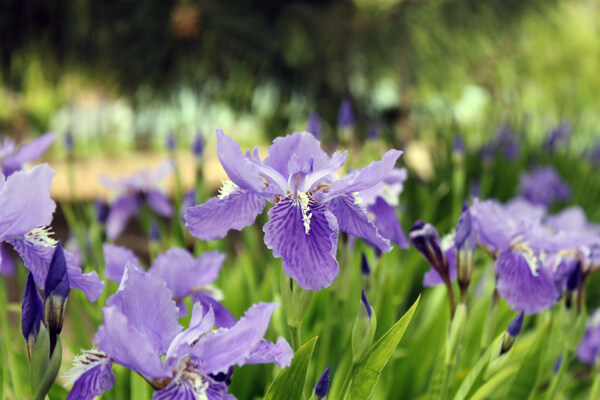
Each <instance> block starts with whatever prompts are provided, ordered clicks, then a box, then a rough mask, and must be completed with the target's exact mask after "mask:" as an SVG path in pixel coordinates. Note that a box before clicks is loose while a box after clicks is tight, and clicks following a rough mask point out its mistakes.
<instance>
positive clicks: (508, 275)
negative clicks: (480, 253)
mask: <svg viewBox="0 0 600 400" xmlns="http://www.w3.org/2000/svg"><path fill="white" fill-rule="evenodd" d="M521 247H522V246H521ZM496 275H497V278H498V279H497V289H498V293H499V294H500V296H502V298H503V299H504V300H506V303H507V304H508V305H509V306H510V307H511V308H512V309H513V310H515V311H524V312H525V313H526V314H537V313H539V312H542V311H543V310H545V309H547V308H550V307H552V306H553V305H554V304H555V303H556V301H557V300H558V293H557V291H556V288H555V286H554V280H553V279H552V274H551V273H550V272H549V271H547V270H546V268H544V267H543V266H541V265H539V260H538V259H537V257H536V256H535V255H534V254H532V252H531V251H530V250H528V249H527V248H524V249H523V250H519V249H507V250H504V251H502V252H501V253H500V255H499V256H498V259H497V260H496Z"/></svg>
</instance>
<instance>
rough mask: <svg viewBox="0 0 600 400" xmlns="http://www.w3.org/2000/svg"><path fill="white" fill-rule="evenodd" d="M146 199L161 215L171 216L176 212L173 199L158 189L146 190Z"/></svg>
mask: <svg viewBox="0 0 600 400" xmlns="http://www.w3.org/2000/svg"><path fill="white" fill-rule="evenodd" d="M146 201H147V202H148V205H149V206H150V208H151V209H153V210H154V212H156V213H157V214H158V215H160V216H161V217H165V218H170V217H172V216H173V213H174V212H175V210H174V208H173V204H171V200H169V198H168V197H167V195H165V194H164V193H163V192H161V191H160V190H158V189H152V190H149V191H148V192H146Z"/></svg>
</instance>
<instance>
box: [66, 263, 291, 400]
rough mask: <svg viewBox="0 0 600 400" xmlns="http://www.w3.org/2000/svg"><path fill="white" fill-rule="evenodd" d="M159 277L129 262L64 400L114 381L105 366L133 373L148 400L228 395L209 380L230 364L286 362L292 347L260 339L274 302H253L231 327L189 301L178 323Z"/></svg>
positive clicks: (227, 369) (90, 393) (281, 364)
mask: <svg viewBox="0 0 600 400" xmlns="http://www.w3.org/2000/svg"><path fill="white" fill-rule="evenodd" d="M172 297H173V295H172V293H171V291H170V290H169V289H168V288H167V286H166V285H165V282H164V281H163V280H162V279H160V278H158V277H156V276H153V275H152V274H149V273H145V272H143V271H141V270H140V269H138V268H137V267H135V266H133V265H132V264H129V265H128V266H127V268H126V271H125V273H124V274H123V279H122V280H121V283H120V285H119V290H118V291H117V292H116V293H115V294H114V295H112V296H111V297H110V298H109V299H108V300H107V302H106V307H104V308H103V314H104V322H103V324H102V325H101V326H100V328H99V329H98V333H97V334H96V337H95V339H94V341H95V342H96V343H97V345H98V350H92V351H89V352H84V353H83V354H82V355H81V356H79V357H77V359H76V360H75V366H74V368H73V369H72V370H71V372H70V380H71V382H74V385H73V388H72V390H71V393H70V394H69V396H68V397H67V399H69V400H82V399H89V398H90V396H97V395H100V394H102V392H104V391H105V390H109V389H110V388H111V387H112V385H113V384H114V381H115V378H114V374H113V373H112V369H111V365H112V364H113V363H117V364H120V365H122V366H124V367H126V368H128V369H130V370H132V371H134V372H137V373H139V374H140V375H142V376H143V377H144V379H146V380H147V381H148V382H149V383H150V384H151V385H152V386H153V387H154V389H155V392H154V395H153V399H154V400H159V399H179V398H206V399H231V398H232V397H231V396H230V395H228V394H227V391H228V387H227V383H226V382H223V381H222V380H219V379H216V378H217V376H219V374H228V373H229V372H230V370H231V368H233V367H234V366H236V365H237V366H242V365H244V364H264V363H276V364H277V365H278V366H279V367H280V368H283V367H285V366H288V365H290V363H291V359H292V357H293V351H292V349H291V347H290V346H289V344H288V343H287V342H286V341H285V340H284V339H282V338H279V340H278V341H277V343H271V342H268V341H266V340H264V339H263V336H264V334H265V332H266V330H267V327H268V324H269V320H270V318H271V315H272V313H273V311H275V309H276V308H277V304H276V303H259V304H256V305H254V306H252V307H251V308H250V309H248V311H246V314H245V315H244V317H242V318H241V319H240V320H239V321H237V323H236V324H235V325H233V326H232V327H231V328H220V329H217V330H212V328H213V325H214V322H215V319H214V318H215V317H214V312H213V310H212V309H209V310H204V309H203V307H202V305H201V304H200V303H196V304H195V305H194V309H193V311H192V318H191V321H190V325H189V328H188V329H186V330H183V327H182V326H181V325H179V323H178V322H177V311H178V310H177V306H176V304H175V302H174V301H173V300H172Z"/></svg>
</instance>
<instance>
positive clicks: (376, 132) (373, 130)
mask: <svg viewBox="0 0 600 400" xmlns="http://www.w3.org/2000/svg"><path fill="white" fill-rule="evenodd" d="M379 136H381V128H380V127H379V124H378V123H377V122H371V124H370V125H369V130H368V131H367V139H371V140H375V139H379Z"/></svg>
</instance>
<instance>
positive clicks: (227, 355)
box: [191, 302, 279, 374]
mask: <svg viewBox="0 0 600 400" xmlns="http://www.w3.org/2000/svg"><path fill="white" fill-rule="evenodd" d="M278 306H279V304H277V303H263V302H260V303H258V304H256V305H254V306H252V307H250V308H249V309H248V311H246V313H245V314H244V316H243V317H242V318H241V319H240V320H239V321H238V323H237V324H235V325H234V326H233V327H231V328H229V329H227V328H220V329H217V330H216V331H211V332H209V333H208V334H206V336H204V338H203V339H202V340H201V341H199V342H198V344H196V346H194V347H192V349H191V354H192V355H194V356H195V357H197V358H198V359H199V360H201V361H202V370H203V372H205V373H210V374H218V373H220V372H227V370H228V369H229V367H231V366H233V365H238V366H241V365H243V364H244V363H245V361H246V359H247V358H248V357H249V356H250V354H251V353H252V351H253V350H254V349H255V347H256V345H257V344H258V343H259V342H260V341H261V340H262V339H263V336H264V334H265V332H266V331H267V328H268V326H269V321H270V320H271V315H272V314H273V312H274V311H275V309H276V308H277V307H278Z"/></svg>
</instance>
